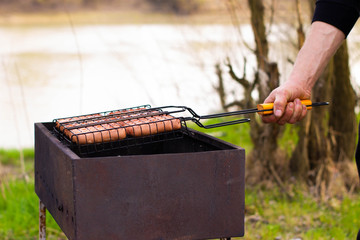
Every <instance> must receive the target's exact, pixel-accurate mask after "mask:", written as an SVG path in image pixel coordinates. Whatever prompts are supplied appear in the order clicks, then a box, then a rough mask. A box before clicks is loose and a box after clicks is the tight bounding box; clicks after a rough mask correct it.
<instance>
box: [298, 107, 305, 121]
mask: <svg viewBox="0 0 360 240" xmlns="http://www.w3.org/2000/svg"><path fill="white" fill-rule="evenodd" d="M306 114H307V108H306V106H305V105H302V113H301V116H300V118H299V121H301V120H302V119H303V118H304V117H306Z"/></svg>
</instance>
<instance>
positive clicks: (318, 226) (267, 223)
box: [0, 124, 360, 240]
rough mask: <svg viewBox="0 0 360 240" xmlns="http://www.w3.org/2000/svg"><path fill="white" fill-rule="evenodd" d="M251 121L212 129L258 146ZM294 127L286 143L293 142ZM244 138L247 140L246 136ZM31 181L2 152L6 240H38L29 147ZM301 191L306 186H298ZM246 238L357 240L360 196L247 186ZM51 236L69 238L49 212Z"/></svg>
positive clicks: (29, 159)
mask: <svg viewBox="0 0 360 240" xmlns="http://www.w3.org/2000/svg"><path fill="white" fill-rule="evenodd" d="M248 130H249V125H248V124H242V125H238V126H235V127H234V126H233V127H226V128H217V129H213V130H206V132H207V133H211V134H213V135H215V136H217V137H219V138H222V139H224V140H226V141H229V142H232V143H234V144H239V145H241V146H243V147H245V149H246V150H247V151H249V150H250V149H251V148H252V145H251V143H250V139H249V134H248ZM289 134H290V135H291V132H290V131H288V132H287V133H286V134H285V135H286V136H284V138H283V139H282V141H284V142H287V141H288V137H287V136H288V135H289ZM240 139H241V140H240ZM23 155H24V159H25V170H26V173H27V174H28V175H29V179H30V180H29V181H28V182H26V181H25V180H24V178H23V175H22V174H21V171H20V164H19V157H20V153H19V151H16V150H1V151H0V239H9V240H10V239H37V234H38V198H37V196H36V194H35V193H34V183H33V158H34V152H33V150H32V149H27V150H24V151H23ZM298 189H301V188H298ZM245 202H246V208H245V211H246V217H245V222H246V224H245V237H244V238H241V239H319V240H322V239H355V236H356V233H357V230H358V229H359V228H360V217H359V216H360V194H359V193H355V194H352V195H348V196H344V197H343V198H342V199H335V198H334V199H331V200H329V201H326V202H319V201H318V200H317V199H315V198H313V197H312V196H311V195H309V194H308V193H307V192H306V191H301V190H298V191H295V197H294V199H293V200H289V199H288V198H287V197H286V195H285V194H284V193H282V192H281V191H280V190H279V189H277V188H274V189H272V190H269V189H268V190H264V189H259V188H256V187H252V188H249V187H248V188H247V189H246V195H245ZM47 233H48V239H66V238H65V236H64V234H63V233H62V232H61V230H60V229H59V227H58V226H57V224H56V223H55V221H54V219H53V218H52V217H51V215H49V214H48V215H47Z"/></svg>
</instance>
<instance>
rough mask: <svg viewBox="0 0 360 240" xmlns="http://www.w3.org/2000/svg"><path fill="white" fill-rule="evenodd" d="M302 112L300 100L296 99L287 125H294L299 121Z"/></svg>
mask: <svg viewBox="0 0 360 240" xmlns="http://www.w3.org/2000/svg"><path fill="white" fill-rule="evenodd" d="M302 112H303V105H302V104H301V101H300V99H298V98H296V99H295V101H294V112H293V114H292V116H291V118H290V119H289V121H288V123H291V124H294V123H296V122H298V121H300V118H301V114H302Z"/></svg>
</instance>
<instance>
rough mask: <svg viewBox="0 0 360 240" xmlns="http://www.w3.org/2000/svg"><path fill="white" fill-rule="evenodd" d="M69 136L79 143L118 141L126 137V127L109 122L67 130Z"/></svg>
mask: <svg viewBox="0 0 360 240" xmlns="http://www.w3.org/2000/svg"><path fill="white" fill-rule="evenodd" d="M67 131H68V132H67V136H68V137H69V139H70V140H71V141H73V142H74V143H77V144H93V143H102V142H109V141H116V140H120V139H124V138H125V137H126V132H125V129H124V128H123V127H122V126H121V125H120V124H118V123H107V124H101V125H95V126H90V127H85V128H75V129H71V130H67Z"/></svg>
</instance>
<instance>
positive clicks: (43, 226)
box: [39, 200, 46, 240]
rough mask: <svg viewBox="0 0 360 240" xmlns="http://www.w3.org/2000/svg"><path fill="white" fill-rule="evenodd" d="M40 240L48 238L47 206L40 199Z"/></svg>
mask: <svg viewBox="0 0 360 240" xmlns="http://www.w3.org/2000/svg"><path fill="white" fill-rule="evenodd" d="M39 240H46V207H45V205H44V204H43V203H42V202H41V200H39Z"/></svg>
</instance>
